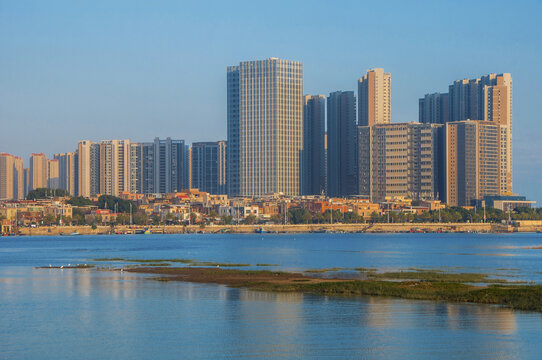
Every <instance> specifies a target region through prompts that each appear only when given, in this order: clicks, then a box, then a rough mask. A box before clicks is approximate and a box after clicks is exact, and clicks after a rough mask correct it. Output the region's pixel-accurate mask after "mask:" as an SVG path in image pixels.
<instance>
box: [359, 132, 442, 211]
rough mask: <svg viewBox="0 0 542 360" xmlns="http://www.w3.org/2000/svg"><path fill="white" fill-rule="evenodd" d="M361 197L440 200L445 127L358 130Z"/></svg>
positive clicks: (378, 200) (374, 199) (375, 199)
mask: <svg viewBox="0 0 542 360" xmlns="http://www.w3.org/2000/svg"><path fill="white" fill-rule="evenodd" d="M358 136H359V139H358V144H359V146H358V151H359V154H358V159H359V174H358V177H359V193H360V194H362V195H369V196H370V199H371V201H373V202H382V201H384V200H385V199H386V197H406V198H409V199H414V200H432V199H437V198H438V197H439V196H440V191H441V187H440V184H441V177H442V176H443V170H442V169H441V168H440V167H439V165H440V164H441V163H442V153H441V149H442V126H441V125H439V124H420V123H414V122H413V123H396V124H377V125H373V126H371V127H367V126H360V127H358Z"/></svg>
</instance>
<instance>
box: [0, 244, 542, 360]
mask: <svg viewBox="0 0 542 360" xmlns="http://www.w3.org/2000/svg"><path fill="white" fill-rule="evenodd" d="M541 244H542V236H540V235H538V234H514V235H481V234H480V235H473V234H398V235H367V234H307V235H297V234H296V235H267V234H264V235H171V236H168V235H157V236H154V235H148V236H143V235H135V236H97V237H92V236H78V237H77V236H75V237H65V236H63V237H14V238H1V239H0V359H53V358H54V359H73V358H83V359H103V358H117V359H149V358H160V359H179V358H181V359H183V358H186V359H220V358H262V359H267V358H337V359H351V358H363V359H383V358H387V359H405V358H410V359H434V358H439V359H467V358H469V359H538V358H540V353H541V351H542V344H541V343H540V341H539V334H540V332H541V331H542V314H539V313H534V312H520V311H513V310H509V309H503V308H500V307H495V306H486V305H473V304H447V303H440V302H431V301H409V300H402V299H390V298H378V297H357V298H341V297H324V296H315V295H310V294H294V293H286V294H280V293H264V292H256V291H250V290H245V289H232V288H228V287H225V286H221V285H214V284H193V283H182V282H167V283H164V282H157V281H153V280H148V279H147V276H146V275H138V274H129V273H120V272H110V271H94V270H73V269H69V270H59V269H34V266H43V265H45V266H48V265H49V264H51V265H66V264H68V263H71V264H74V263H89V262H91V260H90V259H94V258H112V257H124V258H146V259H153V258H154V259H160V258H189V259H195V260H199V261H216V262H235V263H251V264H256V263H269V264H277V265H279V266H276V267H272V269H281V270H303V269H314V268H328V267H337V266H339V267H377V268H384V269H407V268H409V267H412V268H442V269H446V270H452V271H462V272H463V271H473V272H483V273H491V274H497V275H498V276H507V277H509V278H511V279H520V280H528V281H535V282H537V283H542V274H540V272H541V271H542V263H541V259H542V250H535V249H526V248H525V247H530V246H539V245H541ZM255 268H256V267H255Z"/></svg>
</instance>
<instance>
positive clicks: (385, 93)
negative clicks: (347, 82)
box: [358, 68, 391, 126]
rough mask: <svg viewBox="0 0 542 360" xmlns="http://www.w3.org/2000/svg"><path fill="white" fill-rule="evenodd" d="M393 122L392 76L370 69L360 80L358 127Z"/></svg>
mask: <svg viewBox="0 0 542 360" xmlns="http://www.w3.org/2000/svg"><path fill="white" fill-rule="evenodd" d="M390 121H391V75H390V73H385V72H384V69H380V68H378V69H370V70H367V74H365V76H363V77H362V78H361V79H359V80H358V125H359V126H372V125H374V124H389V123H390Z"/></svg>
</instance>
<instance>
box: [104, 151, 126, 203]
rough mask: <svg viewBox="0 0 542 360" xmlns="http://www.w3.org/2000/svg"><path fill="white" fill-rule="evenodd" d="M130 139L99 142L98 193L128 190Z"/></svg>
mask: <svg viewBox="0 0 542 360" xmlns="http://www.w3.org/2000/svg"><path fill="white" fill-rule="evenodd" d="M129 189H130V140H102V141H101V142H100V194H103V195H113V196H119V195H120V194H121V193H123V192H125V191H130V190H129Z"/></svg>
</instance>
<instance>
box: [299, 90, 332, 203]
mask: <svg viewBox="0 0 542 360" xmlns="http://www.w3.org/2000/svg"><path fill="white" fill-rule="evenodd" d="M325 103H326V97H325V96H324V95H305V96H304V97H303V171H302V184H303V194H304V195H318V194H321V193H322V191H325V189H326V184H325V182H326V173H325V171H326V169H325V132H326V129H325V126H326V124H325V121H326V120H325V119H326V108H325V106H326V105H325Z"/></svg>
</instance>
